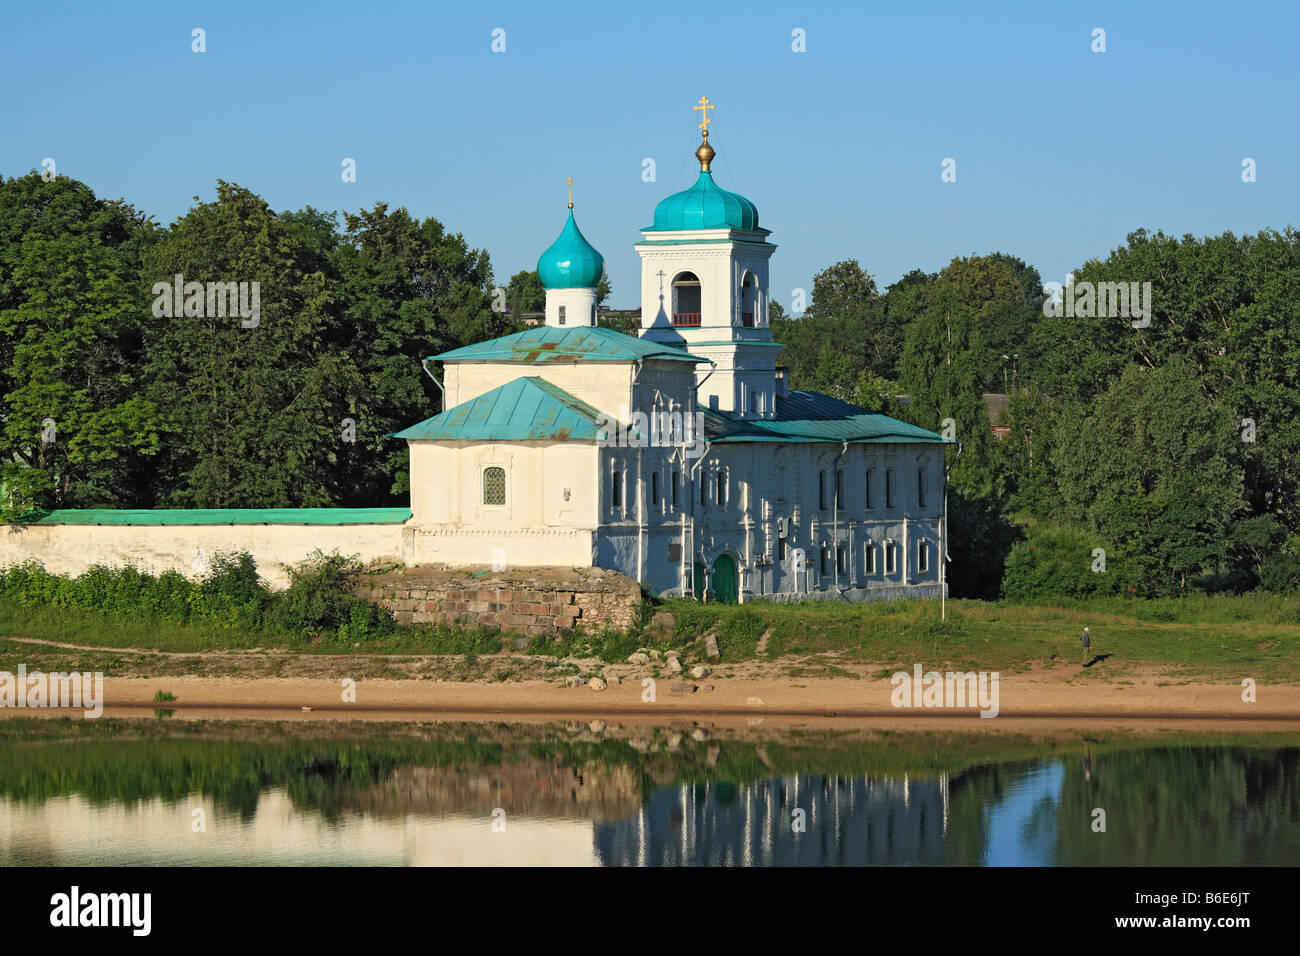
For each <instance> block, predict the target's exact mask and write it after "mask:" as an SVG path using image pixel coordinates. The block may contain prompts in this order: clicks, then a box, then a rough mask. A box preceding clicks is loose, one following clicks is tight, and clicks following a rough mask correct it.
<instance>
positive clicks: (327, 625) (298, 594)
mask: <svg viewBox="0 0 1300 956" xmlns="http://www.w3.org/2000/svg"><path fill="white" fill-rule="evenodd" d="M360 570H361V564H360V562H359V561H358V560H357V558H356V557H355V556H353V557H343V556H342V555H340V554H338V553H337V552H336V553H334V554H324V553H322V552H321V551H313V552H312V553H311V554H310V555H308V556H307V560H306V561H304V562H302V563H301V564H299V565H297V566H296V567H293V568H290V569H289V587H288V589H287V590H286V591H285V592H284V593H283V594H279V595H276V601H275V611H274V619H275V621H276V623H277V624H278V625H279V626H280V627H282V628H283V629H284V630H287V631H291V632H294V633H298V634H325V635H326V636H328V637H331V638H333V639H335V640H338V641H353V642H356V641H364V640H369V639H371V638H373V637H376V636H378V635H380V634H382V633H385V632H387V631H389V630H391V629H392V628H393V627H394V624H393V621H392V617H391V616H390V615H389V614H388V613H387V612H385V611H384V610H382V609H381V608H379V607H377V606H376V605H373V604H370V603H369V602H367V601H363V600H361V599H360V598H358V597H356V596H355V595H353V594H352V586H351V582H350V581H349V580H348V577H349V575H352V574H356V573H357V572H358V571H360Z"/></svg>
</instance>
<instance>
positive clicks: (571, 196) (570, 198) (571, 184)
mask: <svg viewBox="0 0 1300 956" xmlns="http://www.w3.org/2000/svg"><path fill="white" fill-rule="evenodd" d="M565 182H566V183H568V184H569V205H570V206H572V205H573V177H572V176H570V177H569V178H568V179H566V180H565Z"/></svg>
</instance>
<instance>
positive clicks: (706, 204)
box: [643, 169, 758, 232]
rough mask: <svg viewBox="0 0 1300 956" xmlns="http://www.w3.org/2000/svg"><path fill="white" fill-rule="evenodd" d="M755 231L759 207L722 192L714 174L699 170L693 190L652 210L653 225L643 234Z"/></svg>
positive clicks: (732, 194)
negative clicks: (714, 179) (678, 231)
mask: <svg viewBox="0 0 1300 956" xmlns="http://www.w3.org/2000/svg"><path fill="white" fill-rule="evenodd" d="M757 228H758V207H757V206H755V205H754V204H753V203H752V202H750V201H749V200H748V199H746V198H745V197H744V196H742V195H740V194H739V193H733V192H728V191H727V190H725V189H723V188H722V187H721V186H719V185H718V184H717V183H715V182H714V181H713V173H711V172H710V171H709V170H707V169H702V170H700V178H699V179H697V180H695V185H694V186H692V187H691V188H690V189H684V190H682V191H681V192H679V193H673V194H672V195H671V196H669V197H668V198H667V199H665V200H663V201H662V202H660V203H659V205H657V206H655V221H654V225H653V226H647V227H646V228H645V230H643V231H645V232H671V231H675V230H679V229H747V230H754V229H757Z"/></svg>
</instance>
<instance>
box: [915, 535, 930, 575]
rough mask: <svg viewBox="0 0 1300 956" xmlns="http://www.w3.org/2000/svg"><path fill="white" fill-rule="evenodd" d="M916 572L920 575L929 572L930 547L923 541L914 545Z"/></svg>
mask: <svg viewBox="0 0 1300 956" xmlns="http://www.w3.org/2000/svg"><path fill="white" fill-rule="evenodd" d="M916 570H917V571H919V572H920V573H921V574H925V573H926V572H927V571H929V570H930V545H929V544H927V543H926V542H924V541H918V542H917V543H916Z"/></svg>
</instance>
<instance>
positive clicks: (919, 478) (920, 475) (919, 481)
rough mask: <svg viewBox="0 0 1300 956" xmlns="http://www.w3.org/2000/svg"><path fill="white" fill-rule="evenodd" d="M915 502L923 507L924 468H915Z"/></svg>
mask: <svg viewBox="0 0 1300 956" xmlns="http://www.w3.org/2000/svg"><path fill="white" fill-rule="evenodd" d="M916 503H917V505H918V506H920V507H922V508H924V507H925V469H924V468H918V469H916Z"/></svg>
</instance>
